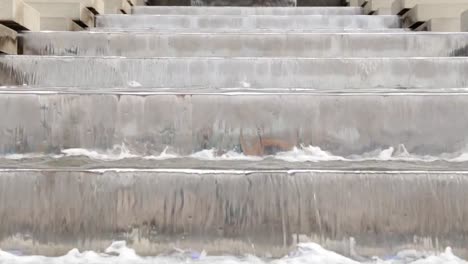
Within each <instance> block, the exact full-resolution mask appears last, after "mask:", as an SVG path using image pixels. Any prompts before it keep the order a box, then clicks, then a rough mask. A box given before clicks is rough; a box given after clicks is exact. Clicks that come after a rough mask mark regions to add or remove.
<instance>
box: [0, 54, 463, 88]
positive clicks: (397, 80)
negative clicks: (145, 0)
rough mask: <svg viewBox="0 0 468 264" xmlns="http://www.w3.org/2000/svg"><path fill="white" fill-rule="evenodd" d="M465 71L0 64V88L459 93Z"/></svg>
mask: <svg viewBox="0 0 468 264" xmlns="http://www.w3.org/2000/svg"><path fill="white" fill-rule="evenodd" d="M97 69H99V70H97ZM467 72H468V61H467V60H466V59H465V58H463V57H458V58H456V57H453V58H447V57H443V58H421V57H418V58H339V59H336V58H222V57H216V58H213V57H211V58H208V57H206V58H202V57H192V58H184V57H164V58H162V57H161V58H144V59H141V58H134V59H132V58H119V57H59V56H3V57H1V58H0V84H2V85H23V84H28V85H36V86H45V87H61V86H66V87H82V88H87V87H88V88H89V87H90V88H93V87H94V88H95V87H97V88H106V87H130V86H135V85H137V86H141V87H151V88H170V87H178V88H184V87H185V88H190V87H192V88H203V87H210V88H219V87H223V88H231V87H234V88H235V87H245V88H249V87H251V88H252V89H257V88H258V89H262V88H287V89H289V88H304V89H315V90H324V89H325V90H327V89H328V90H329V89H342V90H346V89H351V88H356V89H366V88H367V89H368V88H411V87H414V88H466V87H468V75H466V73H467Z"/></svg>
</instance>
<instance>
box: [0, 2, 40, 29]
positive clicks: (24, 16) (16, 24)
mask: <svg viewBox="0 0 468 264" xmlns="http://www.w3.org/2000/svg"><path fill="white" fill-rule="evenodd" d="M0 24H4V25H5V26H7V27H9V28H12V29H14V30H17V31H20V30H31V31H39V29H40V15H39V12H38V11H37V10H35V9H34V8H32V7H31V6H30V5H28V4H25V3H24V2H23V1H22V0H2V1H0Z"/></svg>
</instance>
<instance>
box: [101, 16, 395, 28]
mask: <svg viewBox="0 0 468 264" xmlns="http://www.w3.org/2000/svg"><path fill="white" fill-rule="evenodd" d="M96 23H97V24H96V25H97V27H107V28H154V29H182V28H183V29H194V28H197V29H221V28H223V29H245V30H249V29H259V28H268V29H270V30H272V29H278V30H285V29H317V28H329V29H331V28H366V29H374V28H399V27H400V21H399V18H398V17H397V16H165V15H162V16H151V15H149V16H144V15H141V16H118V15H105V16H98V17H96Z"/></svg>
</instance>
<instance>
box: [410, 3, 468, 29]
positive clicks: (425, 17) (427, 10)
mask: <svg viewBox="0 0 468 264" xmlns="http://www.w3.org/2000/svg"><path fill="white" fill-rule="evenodd" d="M466 9H468V2H467V3H466V4H418V5H416V6H415V7H413V8H412V9H411V10H409V11H408V12H406V13H405V14H404V15H403V26H404V27H410V28H413V29H416V28H418V27H420V26H421V25H422V24H424V22H427V21H429V20H431V19H434V18H458V19H459V18H460V15H461V13H462V12H463V11H464V10H466Z"/></svg>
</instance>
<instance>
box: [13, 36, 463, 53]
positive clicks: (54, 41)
mask: <svg viewBox="0 0 468 264" xmlns="http://www.w3.org/2000/svg"><path fill="white" fill-rule="evenodd" d="M20 37H21V39H22V43H23V45H22V50H23V52H24V54H28V55H60V56H62V55H69V56H73V55H78V56H124V57H162V56H170V57H180V56H182V57H191V56H200V57H229V56H236V57H265V56H269V57H273V56H275V57H283V56H285V57H315V58H320V57H381V56H386V57H431V56H434V57H438V56H452V55H458V56H461V55H464V56H468V53H463V52H461V51H463V50H465V47H467V46H468V34H466V33H459V34H433V33H386V34H380V33H287V34H284V33H256V34H254V33H216V34H212V33H150V32H149V33H144V32H130V33H128V32H120V33H119V32H111V33H106V32H99V33H96V32H80V33H75V32H40V33H32V32H31V33H25V34H22V35H21V36H20ZM428 43H430V45H428Z"/></svg>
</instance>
